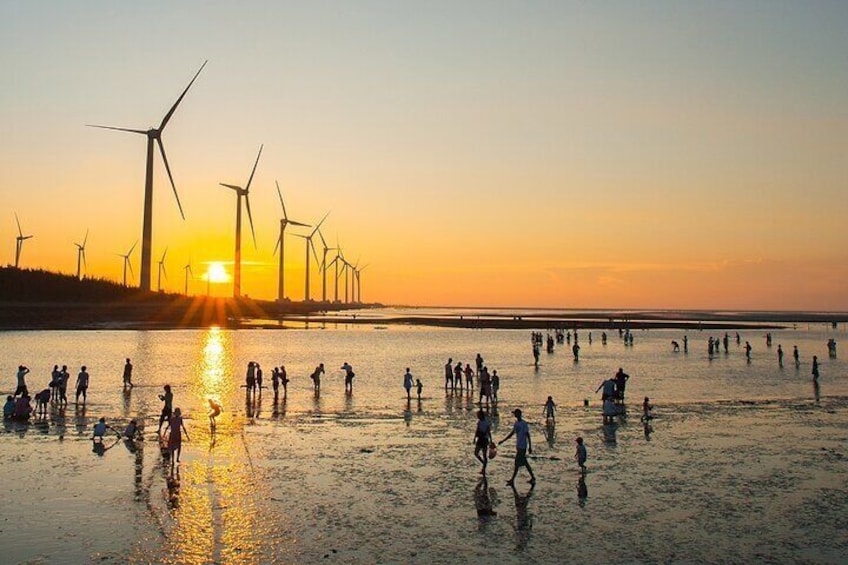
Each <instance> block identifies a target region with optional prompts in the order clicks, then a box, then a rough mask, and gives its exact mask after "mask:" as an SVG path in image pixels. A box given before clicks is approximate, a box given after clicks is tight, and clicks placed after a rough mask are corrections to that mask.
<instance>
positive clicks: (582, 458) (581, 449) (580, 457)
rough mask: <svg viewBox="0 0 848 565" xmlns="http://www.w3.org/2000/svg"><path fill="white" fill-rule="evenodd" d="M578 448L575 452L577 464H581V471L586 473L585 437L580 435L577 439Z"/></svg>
mask: <svg viewBox="0 0 848 565" xmlns="http://www.w3.org/2000/svg"><path fill="white" fill-rule="evenodd" d="M574 441H575V442H577V449H576V450H575V452H574V458H575V459H577V464H578V465H580V472H581V473H582V474H584V475H585V474H586V445H585V444H584V443H583V438H582V437H578V438H577V439H576V440H574Z"/></svg>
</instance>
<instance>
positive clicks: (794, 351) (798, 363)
mask: <svg viewBox="0 0 848 565" xmlns="http://www.w3.org/2000/svg"><path fill="white" fill-rule="evenodd" d="M792 358H793V359H795V368H796V369H797V368H798V367H800V366H801V353H799V352H798V346H797V345H793V346H792Z"/></svg>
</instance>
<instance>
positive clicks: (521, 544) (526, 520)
mask: <svg viewBox="0 0 848 565" xmlns="http://www.w3.org/2000/svg"><path fill="white" fill-rule="evenodd" d="M534 488H536V485H531V486H530V490H528V491H527V492H526V493H524V494H521V493H519V492H518V489H516V488H515V485H512V496H513V499H514V501H515V549H517V550H519V551H523V550H524V549H526V548H527V542H529V541H530V534H531V530H532V529H533V515H532V514H530V512H529V510H528V506H529V504H530V497H531V496H533V489H534Z"/></svg>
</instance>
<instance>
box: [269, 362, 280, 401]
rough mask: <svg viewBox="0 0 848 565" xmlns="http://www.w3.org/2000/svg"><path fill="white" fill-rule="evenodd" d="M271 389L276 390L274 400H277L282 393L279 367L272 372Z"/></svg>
mask: <svg viewBox="0 0 848 565" xmlns="http://www.w3.org/2000/svg"><path fill="white" fill-rule="evenodd" d="M271 387H272V388H273V389H274V398H275V399H276V398H277V395H278V394H279V392H280V369H278V368H277V367H274V368H273V369H272V370H271Z"/></svg>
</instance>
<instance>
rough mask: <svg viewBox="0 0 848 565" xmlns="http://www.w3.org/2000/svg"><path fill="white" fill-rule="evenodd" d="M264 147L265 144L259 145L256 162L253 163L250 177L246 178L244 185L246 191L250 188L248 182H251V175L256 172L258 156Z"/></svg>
mask: <svg viewBox="0 0 848 565" xmlns="http://www.w3.org/2000/svg"><path fill="white" fill-rule="evenodd" d="M263 147H265V144H264V143H263V144H262V145H260V146H259V154H258V155H256V162H255V163H253V170H252V171H250V178H249V179H247V186H245V187H244V191H245V192H247V191H248V190H250V183H252V182H253V175H254V174H255V173H256V166H257V165H258V164H259V157H261V156H262V148H263Z"/></svg>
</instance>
